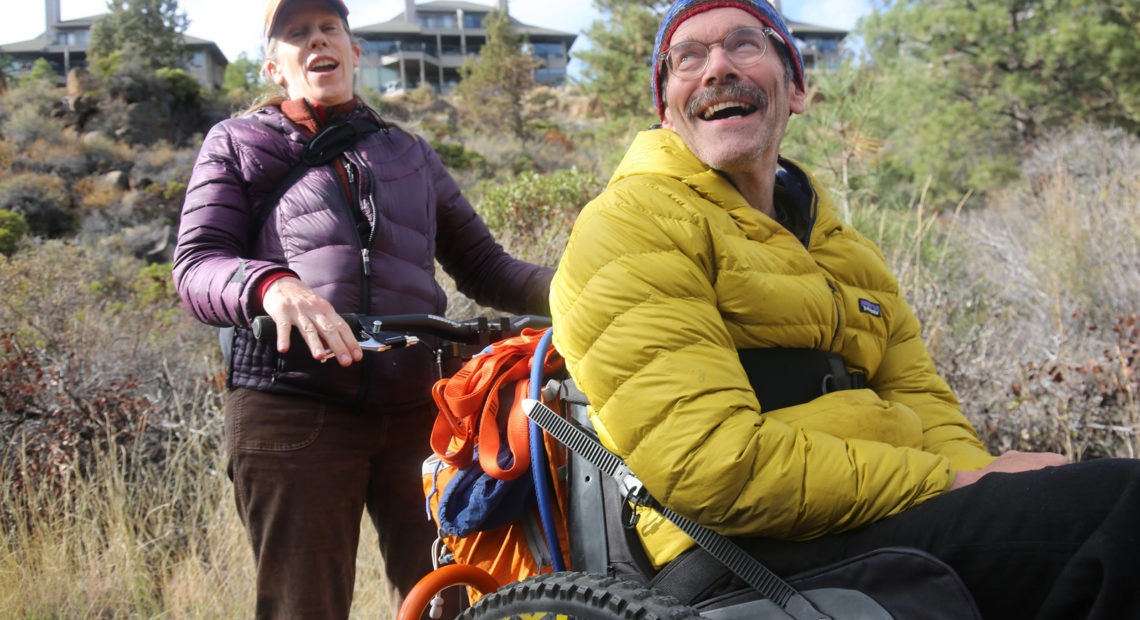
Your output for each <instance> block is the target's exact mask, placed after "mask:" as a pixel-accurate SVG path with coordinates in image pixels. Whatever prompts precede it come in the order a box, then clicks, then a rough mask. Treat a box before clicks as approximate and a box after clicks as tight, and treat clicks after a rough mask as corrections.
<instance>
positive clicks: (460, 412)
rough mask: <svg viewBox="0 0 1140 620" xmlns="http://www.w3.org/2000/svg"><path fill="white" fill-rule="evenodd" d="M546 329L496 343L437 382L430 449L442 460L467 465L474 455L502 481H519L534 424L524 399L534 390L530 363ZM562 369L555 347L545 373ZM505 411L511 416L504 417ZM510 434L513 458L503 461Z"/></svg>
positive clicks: (545, 362) (526, 463) (527, 460)
mask: <svg viewBox="0 0 1140 620" xmlns="http://www.w3.org/2000/svg"><path fill="white" fill-rule="evenodd" d="M544 332H545V330H534V329H529V328H528V329H524V330H523V332H522V334H521V335H519V336H515V337H513V338H507V339H506V340H502V341H499V342H496V343H495V344H493V345H491V352H490V353H484V354H482V355H479V356H476V357H474V358H472V359H471V361H469V362H467V363H466V364H465V365H464V366H463V368H461V369H460V370H459V372H457V373H455V375H453V376H451V377H449V378H446V379H441V380H440V381H437V382H436V384H435V385H434V386H433V387H432V397H433V398H434V399H435V404H436V406H438V407H439V414H438V415H437V416H436V418H435V425H434V426H433V428H432V434H431V448H432V451H433V452H435V453H436V455H438V456H439V458H440V459H442V460H443V462H445V463H447V464H448V465H451V466H454V467H458V468H463V467H466V466H468V465H469V464H471V462H472V461H473V460H474V458H475V444H476V442H477V443H478V446H479V453H478V459H479V465H480V466H481V467H482V468H483V471H485V472H486V473H487V474H488V475H489V476H491V477H493V478H496V479H498V480H514V479H515V478H518V477H519V476H521V475H523V473H525V472H526V470H527V468H529V467H530V447H529V442H530V427H529V420H527V417H526V414H524V413H523V411H522V399H524V398H527V396H528V393H529V390H530V364H531V359H532V358H533V357H534V351H535V348H536V347H537V345H538V341H539V340H541V339H542V335H543V333H544ZM561 368H562V358H561V357H559V356H558V354H557V352H555V351H554V348H553V347H551V348H550V349H549V350H548V351H547V352H546V357H545V359H544V360H543V374H544V375H545V374H546V373H549V372H554V371H557V370H559V369H561ZM502 415H505V416H506V419H500V418H501V416H502ZM504 434H505V435H506V440H507V448H508V449H509V451H510V455H511V463H510V464H509V466H508V467H507V468H506V469H504V468H503V467H502V466H501V465H500V464H499V449H500V446H501V442H502V436H503V435H504Z"/></svg>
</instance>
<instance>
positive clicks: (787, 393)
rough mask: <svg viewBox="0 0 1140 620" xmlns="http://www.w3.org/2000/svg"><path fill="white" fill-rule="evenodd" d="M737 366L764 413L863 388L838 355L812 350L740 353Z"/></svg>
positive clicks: (857, 374) (859, 378) (861, 380)
mask: <svg viewBox="0 0 1140 620" xmlns="http://www.w3.org/2000/svg"><path fill="white" fill-rule="evenodd" d="M737 353H739V355H740V364H741V365H742V366H744V372H745V373H747V375H748V382H749V383H751V384H752V389H753V390H754V391H755V392H756V398H757V399H759V400H760V407H761V408H762V409H763V410H764V411H772V410H773V409H783V408H784V407H791V406H792V405H801V404H803V403H806V402H809V401H812V400H815V399H816V398H819V397H820V396H823V395H824V394H829V393H831V392H838V391H839V390H858V389H862V388H864V387H865V382H864V377H863V373H861V372H855V373H849V372H847V364H846V363H845V362H844V361H843V356H842V355H840V354H838V353H830V352H827V351H817V350H815V349H779V348H775V349H773V348H769V349H740V350H739V351H737Z"/></svg>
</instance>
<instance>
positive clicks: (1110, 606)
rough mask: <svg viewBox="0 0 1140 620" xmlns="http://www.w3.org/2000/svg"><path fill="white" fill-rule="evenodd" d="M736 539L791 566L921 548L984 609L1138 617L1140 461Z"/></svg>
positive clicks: (1017, 479)
mask: <svg viewBox="0 0 1140 620" xmlns="http://www.w3.org/2000/svg"><path fill="white" fill-rule="evenodd" d="M737 542H738V543H740V544H741V546H742V547H744V548H745V549H746V550H748V551H749V553H751V554H753V555H754V556H756V557H757V558H759V559H760V560H761V561H762V562H764V563H765V564H766V565H768V567H769V568H771V569H772V570H774V571H775V572H777V573H779V574H783V575H791V574H795V573H798V572H801V571H803V570H806V569H809V568H813V567H816V566H821V565H825V564H829V563H831V562H836V561H839V560H842V559H844V558H848V557H852V556H855V555H859V554H860V553H863V552H866V551H869V550H872V549H876V548H882V547H890V546H908V547H917V548H920V549H924V550H926V551H929V552H930V553H932V554H933V555H935V556H937V557H939V558H941V559H942V560H943V561H945V562H946V563H948V564H949V565H950V566H952V567H953V568H954V569H955V570H956V571H957V572H958V574H959V575H960V576H961V578H962V580H963V581H964V582H965V584H966V586H967V587H968V588H969V589H970V591H971V593H972V594H973V595H974V598H975V600H976V601H977V603H978V608H979V609H980V610H981V612H982V614H983V615H984V616H985V617H986V618H995V619H1002V620H1005V619H1013V618H1041V619H1056V620H1073V619H1076V618H1090V619H1094V618H1112V619H1114V620H1119V619H1123V618H1140V460H1132V459H1106V460H1099V461H1089V462H1085V463H1077V464H1072V465H1066V466H1063V467H1050V468H1046V469H1043V470H1039V471H1032V472H1024V473H1018V474H996V473H995V474H989V475H987V476H985V477H983V478H982V479H981V480H979V481H978V482H977V483H975V484H973V485H970V486H968V487H965V488H962V489H958V490H956V491H951V492H948V493H945V494H943V495H941V496H939V497H937V498H934V499H932V500H929V501H927V502H925V503H923V504H920V505H919V506H916V507H914V508H912V509H910V510H907V511H905V512H903V513H902V514H899V515H896V516H894V517H890V518H888V519H884V520H882V521H880V522H877V523H874V524H872V525H869V526H866V527H863V528H860V529H858V530H854V531H851V532H846V533H843V534H836V535H833V536H826V537H823V538H819V539H816V540H810V541H804V542H789V541H776V540H771V539H761V538H740V539H737Z"/></svg>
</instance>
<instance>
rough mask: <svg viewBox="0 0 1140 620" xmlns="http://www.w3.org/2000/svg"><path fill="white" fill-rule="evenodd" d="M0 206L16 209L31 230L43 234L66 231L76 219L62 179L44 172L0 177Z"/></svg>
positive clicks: (65, 232) (59, 234)
mask: <svg viewBox="0 0 1140 620" xmlns="http://www.w3.org/2000/svg"><path fill="white" fill-rule="evenodd" d="M0 209H5V210H8V211H15V212H16V213H19V214H20V215H22V216H23V217H24V219H25V220H26V221H27V224H28V228H29V229H30V232H31V233H32V234H36V235H42V236H44V237H61V236H64V235H67V234H70V233H72V232H74V231H75V226H76V223H77V222H76V217H75V211H74V208H73V205H72V200H71V195H70V194H69V193H68V191H67V187H66V185H65V183H64V181H63V179H61V178H59V177H55V176H51V175H47V174H37V173H24V174H16V175H13V176H11V177H8V178H6V179H3V180H0Z"/></svg>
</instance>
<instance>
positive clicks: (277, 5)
mask: <svg viewBox="0 0 1140 620" xmlns="http://www.w3.org/2000/svg"><path fill="white" fill-rule="evenodd" d="M290 1H291V0H269V6H268V7H266V8H265V39H266V40H267V41H268V40H269V37H270V35H272V34H273V29H274V28H275V27H276V26H277V18H278V17H280V16H281V9H283V8H285V5H286V4H289V2H290ZM326 1H327V2H328V4H329V6H331V7H332V8H333V9H335V10H336V12H337V13H340V16H341V17H342V18H344V19H348V7H347V6H345V5H344V2H343V0H326Z"/></svg>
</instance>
